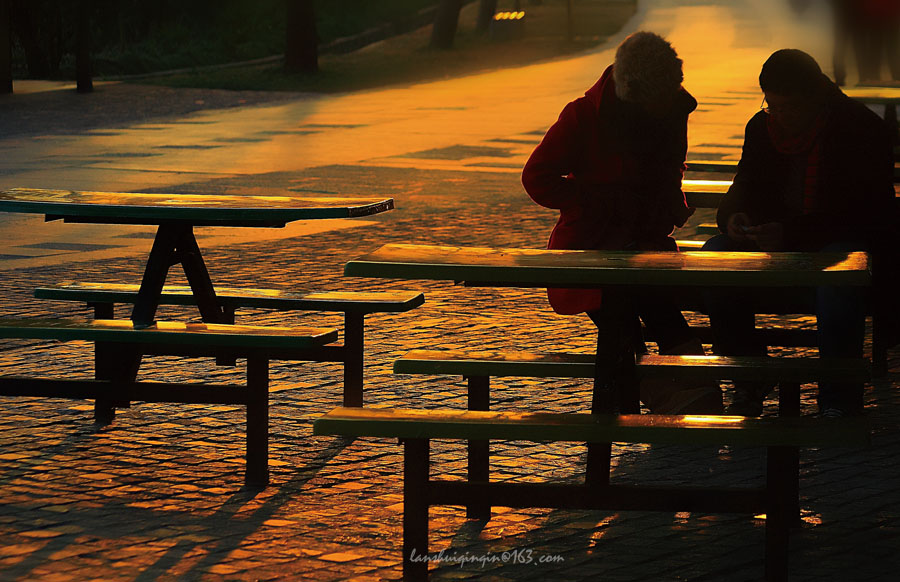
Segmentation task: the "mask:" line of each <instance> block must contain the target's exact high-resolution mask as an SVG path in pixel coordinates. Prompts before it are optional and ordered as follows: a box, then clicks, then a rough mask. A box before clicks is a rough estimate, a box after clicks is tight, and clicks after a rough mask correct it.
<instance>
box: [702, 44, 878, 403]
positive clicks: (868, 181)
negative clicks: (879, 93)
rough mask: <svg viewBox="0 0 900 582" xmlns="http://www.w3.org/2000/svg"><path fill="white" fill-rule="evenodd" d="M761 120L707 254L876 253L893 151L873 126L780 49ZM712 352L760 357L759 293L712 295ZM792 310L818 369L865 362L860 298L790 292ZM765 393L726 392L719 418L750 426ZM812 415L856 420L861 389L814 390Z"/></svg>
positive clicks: (852, 292)
mask: <svg viewBox="0 0 900 582" xmlns="http://www.w3.org/2000/svg"><path fill="white" fill-rule="evenodd" d="M759 85H760V87H761V88H762V91H763V93H764V95H765V99H764V101H763V107H762V110H761V111H759V112H758V113H757V114H756V115H754V116H753V118H751V119H750V121H749V123H747V127H746V132H745V136H744V146H743V152H742V155H741V160H740V163H739V164H738V170H737V175H736V176H735V179H734V183H733V185H732V186H731V188H730V189H729V190H728V193H727V194H726V195H725V196H724V197H723V199H722V201H721V203H720V205H719V209H718V215H717V220H718V225H719V229H720V230H721V231H722V233H723V234H720V235H717V236H715V237H713V238H712V239H710V240H709V241H708V242H707V243H706V244H705V246H704V247H703V249H704V250H711V251H833V252H844V251H857V250H862V251H873V250H875V247H879V248H880V245H881V242H880V241H881V237H882V236H883V235H884V233H886V232H889V231H890V229H891V228H892V220H893V216H894V212H895V211H894V188H893V169H894V161H893V143H892V139H891V134H890V132H889V130H888V128H887V126H886V124H885V123H884V121H882V120H881V118H879V117H878V116H877V115H875V114H874V113H872V112H871V111H870V110H869V109H868V108H866V107H865V106H864V105H862V104H860V103H858V102H856V101H854V100H852V99H850V98H848V97H847V96H846V95H844V94H843V92H842V91H841V90H840V89H839V88H838V87H837V86H836V85H835V84H834V83H832V82H831V81H830V80H829V79H828V77H826V76H825V75H824V74H823V73H822V71H821V69H820V68H819V65H818V64H817V63H816V61H815V60H814V59H813V58H812V57H811V56H810V55H808V54H806V53H804V52H802V51H799V50H795V49H784V50H779V51H777V52H775V53H774V54H772V55H771V56H770V57H769V59H768V60H767V61H766V62H765V64H764V65H763V67H762V71H761V72H760V75H759ZM706 295H707V303H708V305H707V308H708V310H709V311H708V312H709V316H710V323H711V325H712V329H713V335H714V340H715V344H714V345H715V349H716V351H717V352H719V353H720V354H723V355H727V356H740V355H757V356H761V355H765V354H766V349H767V348H766V346H765V345H763V344H762V343H761V342H760V341H759V339H758V338H757V337H756V336H755V335H754V313H757V312H759V311H758V309H759V306H760V305H761V304H765V303H769V304H771V303H772V302H773V297H771V296H767V295H766V294H765V293H762V292H751V291H746V290H745V291H744V292H740V291H738V292H735V291H724V292H719V291H709V292H707V294H706ZM780 297H781V298H783V299H785V300H787V299H791V300H792V302H793V303H797V302H800V303H801V304H805V305H808V306H809V308H810V309H814V311H813V313H815V314H816V318H817V326H818V348H819V354H820V356H822V357H862V349H863V336H864V333H865V314H866V301H867V297H866V294H865V293H864V292H862V291H859V290H856V289H848V288H818V289H810V290H798V291H797V293H796V297H791V298H786V297H784V294H783V293H782V294H781V296H780ZM771 388H772V386H770V385H765V384H762V383H754V382H744V383H736V384H735V393H734V396H733V399H732V404H731V406H730V407H729V409H728V411H729V412H730V413H734V414H741V415H748V416H754V415H759V414H760V413H761V411H762V406H763V400H764V398H765V396H766V394H767V392H768V391H769V390H770V389H771ZM818 404H819V410H820V412H822V413H823V414H826V415H828V416H839V415H843V414H857V413H859V412H860V411H861V410H862V405H863V387H862V385H861V384H846V383H838V382H821V383H820V385H819V393H818Z"/></svg>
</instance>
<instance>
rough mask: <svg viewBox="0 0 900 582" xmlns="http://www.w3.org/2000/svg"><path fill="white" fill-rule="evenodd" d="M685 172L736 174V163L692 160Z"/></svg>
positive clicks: (897, 167) (898, 173) (899, 167)
mask: <svg viewBox="0 0 900 582" xmlns="http://www.w3.org/2000/svg"><path fill="white" fill-rule="evenodd" d="M898 157H900V153H898V149H897V148H896V147H895V148H894V158H895V159H896V158H898ZM684 165H685V166H686V168H685V169H686V171H688V172H698V173H713V174H735V173H737V166H738V163H737V162H733V161H722V160H693V161H687V162H685V163H684ZM894 182H900V164H897V163H894Z"/></svg>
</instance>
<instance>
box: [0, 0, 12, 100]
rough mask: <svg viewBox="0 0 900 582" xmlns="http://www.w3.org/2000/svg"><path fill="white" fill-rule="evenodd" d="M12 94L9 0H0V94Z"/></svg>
mask: <svg viewBox="0 0 900 582" xmlns="http://www.w3.org/2000/svg"><path fill="white" fill-rule="evenodd" d="M12 92H13V86H12V37H11V36H10V34H9V0H0V93H12Z"/></svg>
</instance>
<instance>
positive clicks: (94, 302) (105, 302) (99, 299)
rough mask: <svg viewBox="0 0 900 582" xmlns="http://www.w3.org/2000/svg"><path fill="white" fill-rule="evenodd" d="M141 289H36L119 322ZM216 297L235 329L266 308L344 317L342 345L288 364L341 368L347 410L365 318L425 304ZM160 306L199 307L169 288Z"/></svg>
mask: <svg viewBox="0 0 900 582" xmlns="http://www.w3.org/2000/svg"><path fill="white" fill-rule="evenodd" d="M138 288H139V286H138V285H127V284H114V283H85V282H75V281H64V282H62V283H60V284H58V285H55V286H52V287H39V288H37V289H35V291H34V296H35V297H37V298H38V299H55V300H66V301H83V302H85V303H87V304H88V305H89V306H91V307H93V309H94V317H96V318H97V319H112V318H113V317H115V313H114V311H115V304H116V303H124V304H133V303H134V302H135V299H136V298H137V294H138ZM216 297H217V298H218V300H219V302H220V304H221V305H222V307H223V308H224V311H225V314H226V317H228V318H229V321H230V322H231V323H234V315H235V311H236V310H237V309H239V308H248V307H249V308H262V309H274V310H280V311H288V310H298V311H327V312H343V313H344V338H343V340H344V341H343V344H342V345H327V346H316V347H314V348H312V349H306V350H302V351H299V352H298V353H296V354H294V355H293V356H290V357H287V358H285V359H296V360H305V361H322V362H343V364H344V396H343V404H344V406H362V404H363V353H364V325H365V317H366V315H369V314H372V313H401V312H405V311H409V310H411V309H414V308H416V307H418V306H420V305H422V304H423V303H424V302H425V296H424V295H423V294H422V293H420V292H418V291H372V292H370V291H354V292H350V291H321V292H300V291H294V292H291V291H281V290H276V289H249V288H231V287H222V288H217V289H216ZM160 304H162V305H195V299H194V295H193V293H192V292H191V288H190V287H186V286H175V285H170V286H166V287H165V288H164V289H163V292H162V295H161V296H160Z"/></svg>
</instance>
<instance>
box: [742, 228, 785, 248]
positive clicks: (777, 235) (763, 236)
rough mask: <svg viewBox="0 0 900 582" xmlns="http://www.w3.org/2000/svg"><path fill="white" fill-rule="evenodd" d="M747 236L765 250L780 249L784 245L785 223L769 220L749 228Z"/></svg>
mask: <svg viewBox="0 0 900 582" xmlns="http://www.w3.org/2000/svg"><path fill="white" fill-rule="evenodd" d="M747 238H748V239H750V240H752V241H753V242H755V243H756V246H758V247H759V248H761V249H762V250H764V251H780V250H781V249H782V247H784V225H782V224H781V223H780V222H767V223H766V224H760V225H759V226H751V227H749V228H748V229H747Z"/></svg>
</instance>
